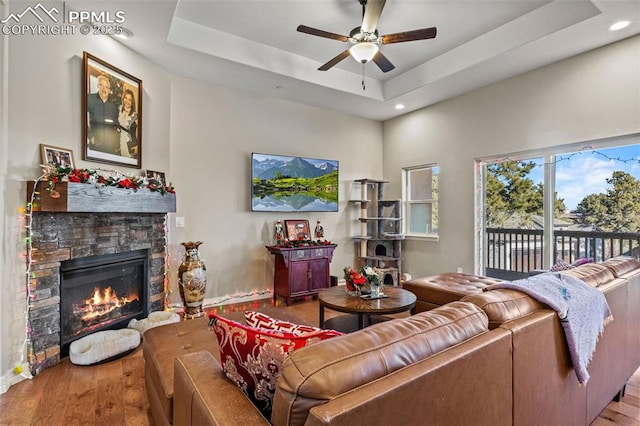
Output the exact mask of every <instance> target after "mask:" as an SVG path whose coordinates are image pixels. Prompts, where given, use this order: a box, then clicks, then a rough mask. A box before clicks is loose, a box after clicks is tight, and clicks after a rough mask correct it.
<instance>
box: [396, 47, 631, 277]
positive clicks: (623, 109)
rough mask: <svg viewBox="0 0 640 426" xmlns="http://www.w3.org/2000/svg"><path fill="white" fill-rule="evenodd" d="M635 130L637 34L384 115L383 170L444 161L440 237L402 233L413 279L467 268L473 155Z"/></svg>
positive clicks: (407, 267)
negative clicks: (394, 115) (431, 102)
mask: <svg viewBox="0 0 640 426" xmlns="http://www.w3.org/2000/svg"><path fill="white" fill-rule="evenodd" d="M638 132H640V37H634V38H631V39H627V40H625V41H622V42H619V43H616V44H613V45H610V46H607V47H604V48H601V49H598V50H596V51H593V52H589V53H586V54H583V55H580V56H576V57H573V58H571V59H568V60H565V61H562V62H559V63H556V64H553V65H550V66H547V67H544V68H541V69H538V70H535V71H532V72H529V73H526V74H523V75H520V76H517V77H514V78H512V79H509V80H506V81H503V82H500V83H497V84H493V85H491V86H488V87H485V88H482V89H478V90H476V91H474V92H470V93H467V94H465V95H461V96H458V97H456V98H454V99H451V100H448V101H445V102H442V103H439V104H437V105H433V106H431V107H429V108H425V109H423V110H419V111H416V112H413V113H410V114H407V115H405V116H402V117H399V118H396V119H393V120H389V121H387V122H385V123H384V177H385V179H389V180H391V181H392V184H391V185H389V190H390V194H393V193H394V192H395V196H397V197H399V196H400V194H401V185H400V177H401V169H402V168H403V167H407V166H414V165H421V164H428V163H438V164H439V165H440V178H439V185H440V204H439V211H438V213H439V225H440V232H439V233H440V240H439V241H437V242H435V241H431V242H427V241H416V240H407V241H406V243H405V244H404V246H403V270H404V271H405V272H409V273H411V274H412V275H413V276H414V277H417V276H424V275H429V274H436V273H441V272H447V271H455V270H456V268H457V267H459V266H460V267H463V269H464V270H465V271H466V272H473V266H474V241H475V238H476V234H475V228H474V212H475V210H474V198H475V186H474V160H475V159H476V158H481V157H486V156H494V155H496V156H497V155H501V154H508V153H513V152H517V151H525V150H532V149H539V148H544V147H551V146H556V145H563V144H569V143H573V142H581V141H589V140H594V139H600V138H607V137H613V136H619V135H625V134H633V133H638Z"/></svg>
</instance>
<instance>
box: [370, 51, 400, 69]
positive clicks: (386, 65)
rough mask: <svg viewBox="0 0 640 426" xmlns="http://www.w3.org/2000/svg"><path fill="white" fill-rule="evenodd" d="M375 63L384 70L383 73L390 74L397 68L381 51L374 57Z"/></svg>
mask: <svg viewBox="0 0 640 426" xmlns="http://www.w3.org/2000/svg"><path fill="white" fill-rule="evenodd" d="M373 62H375V63H376V65H377V66H378V68H380V69H381V70H382V72H389V71H391V70H392V69H394V68H395V65H393V64H392V63H391V61H389V60H388V59H387V57H386V56H384V55H383V54H382V52H380V51H379V50H378V53H376V55H375V56H374V57H373Z"/></svg>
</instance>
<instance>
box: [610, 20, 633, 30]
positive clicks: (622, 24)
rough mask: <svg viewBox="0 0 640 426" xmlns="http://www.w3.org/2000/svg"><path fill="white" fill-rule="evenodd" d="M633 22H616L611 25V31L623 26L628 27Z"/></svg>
mask: <svg viewBox="0 0 640 426" xmlns="http://www.w3.org/2000/svg"><path fill="white" fill-rule="evenodd" d="M630 23H631V22H629V21H618V22H616V23H615V24H613V25H611V26H610V27H609V31H618V30H621V29H623V28H627V27H628V26H629V24H630Z"/></svg>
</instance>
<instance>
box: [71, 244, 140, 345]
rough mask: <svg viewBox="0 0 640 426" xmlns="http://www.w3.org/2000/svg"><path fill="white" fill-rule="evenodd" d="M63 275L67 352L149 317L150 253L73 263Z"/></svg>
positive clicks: (95, 257)
mask: <svg viewBox="0 0 640 426" xmlns="http://www.w3.org/2000/svg"><path fill="white" fill-rule="evenodd" d="M60 272H61V285H60V299H61V306H60V321H61V327H60V329H61V344H62V346H63V352H65V349H66V350H68V344H69V343H71V342H72V341H73V340H77V339H79V338H81V337H83V336H85V335H87V334H90V333H93V332H95V331H98V330H104V329H116V328H123V327H126V326H127V324H128V322H129V321H130V320H131V319H132V318H143V317H145V316H146V315H147V312H146V305H147V304H146V302H145V299H146V297H147V295H146V289H147V285H146V283H147V251H146V250H137V251H132V252H127V253H117V254H110V255H103V256H93V257H86V258H80V259H73V260H70V261H67V262H63V263H62V265H61V266H60Z"/></svg>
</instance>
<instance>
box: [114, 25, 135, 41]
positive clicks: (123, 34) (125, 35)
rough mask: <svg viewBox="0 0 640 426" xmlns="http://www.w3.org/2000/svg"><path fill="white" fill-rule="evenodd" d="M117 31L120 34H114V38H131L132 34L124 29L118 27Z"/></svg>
mask: <svg viewBox="0 0 640 426" xmlns="http://www.w3.org/2000/svg"><path fill="white" fill-rule="evenodd" d="M119 30H120V32H119V33H118V34H114V35H113V36H114V37H118V38H120V39H122V40H129V39H130V38H131V37H133V33H132V32H131V31H130V30H128V29H126V28H125V27H119Z"/></svg>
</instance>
